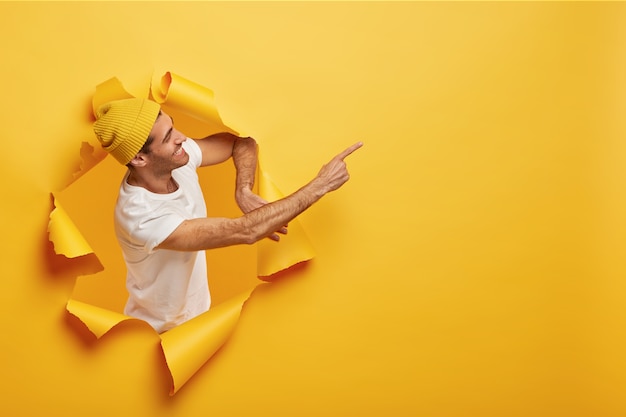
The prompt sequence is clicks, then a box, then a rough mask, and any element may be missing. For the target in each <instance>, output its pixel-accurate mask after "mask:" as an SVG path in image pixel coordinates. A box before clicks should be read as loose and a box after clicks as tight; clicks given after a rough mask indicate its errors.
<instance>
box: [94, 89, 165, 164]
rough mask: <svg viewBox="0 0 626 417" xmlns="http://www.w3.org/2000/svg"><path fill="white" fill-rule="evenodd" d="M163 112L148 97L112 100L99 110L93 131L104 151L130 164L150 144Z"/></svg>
mask: <svg viewBox="0 0 626 417" xmlns="http://www.w3.org/2000/svg"><path fill="white" fill-rule="evenodd" d="M159 110H161V106H159V105H158V104H157V103H155V102H154V101H150V100H148V99H144V98H129V99H123V100H115V101H110V102H108V103H105V104H103V105H102V106H100V107H99V108H98V110H97V111H96V122H95V123H94V124H93V130H94V132H95V133H96V136H97V137H98V140H99V141H100V144H101V145H102V147H103V148H104V150H105V151H107V152H108V153H110V154H111V155H112V156H113V157H114V158H115V159H117V160H118V161H119V162H120V163H121V164H122V165H126V164H128V163H129V162H130V160H131V159H133V158H134V157H135V155H137V153H138V152H139V151H140V150H141V148H142V147H143V145H144V143H146V140H147V139H148V135H149V134H150V131H151V130H152V126H153V125H154V122H155V121H156V118H157V116H158V114H159Z"/></svg>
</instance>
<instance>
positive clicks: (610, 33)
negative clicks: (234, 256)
mask: <svg viewBox="0 0 626 417" xmlns="http://www.w3.org/2000/svg"><path fill="white" fill-rule="evenodd" d="M0 22H1V23H2V24H1V25H0V35H1V37H0V39H1V40H0V43H1V46H2V48H1V51H2V57H3V59H2V65H0V80H2V90H1V95H0V97H1V99H0V115H1V118H0V120H1V121H2V122H1V129H0V132H1V133H0V135H1V136H0V140H1V143H2V146H1V149H2V150H1V151H0V154H1V157H0V158H1V160H2V163H1V165H2V170H3V171H2V174H3V175H2V188H3V191H4V193H3V194H4V197H3V203H2V216H0V222H1V223H0V225H1V228H0V230H1V231H2V235H3V238H2V262H1V264H0V265H1V266H0V268H1V269H0V277H1V279H2V283H3V284H2V285H3V290H2V291H1V292H0V294H1V295H0V300H1V306H2V312H3V316H4V317H3V326H2V327H3V329H2V337H1V339H0V347H1V351H0V357H1V358H2V359H1V360H2V368H1V369H2V387H1V388H2V389H1V390H0V392H1V394H0V414H2V415H6V416H34V415H39V416H103V417H105V416H106V417H110V416H133V417H142V416H145V417H148V416H149V417H155V416H277V415H280V416H282V415H285V416H292V415H297V416H318V415H329V416H352V415H354V416H379V415H393V416H403V415H407V416H409V415H422V416H463V417H465V416H474V415H475V416H550V417H552V416H575V415H584V416H620V415H624V414H625V413H626V401H624V400H623V393H624V390H625V389H626V382H625V381H626V361H624V352H626V338H625V337H624V334H625V331H624V329H625V328H626V308H625V307H624V306H625V305H626V303H625V302H624V301H626V284H625V282H626V281H625V280H624V276H625V272H626V267H625V265H624V262H623V259H624V254H625V253H626V239H625V238H624V236H626V222H625V221H624V220H623V219H624V218H625V216H624V213H626V193H625V192H624V189H625V186H624V184H625V183H626V182H625V180H626V171H625V168H624V167H626V164H625V162H626V161H625V159H626V145H624V143H625V141H624V139H625V138H626V135H625V133H626V129H625V127H626V126H625V124H626V123H625V122H624V114H626V112H625V110H626V108H625V107H626V94H625V93H626V83H625V81H624V74H626V33H625V32H624V29H623V28H624V27H626V5H624V4H621V3H603V4H593V3H481V4H474V3H273V4H266V3H256V2H255V3H231V4H221V3H196V2H193V3H163V2H161V3H145V2H137V3H118V2H115V3H0ZM153 70H156V71H161V70H171V71H173V72H176V73H178V74H180V75H182V76H184V77H186V78H188V79H190V80H193V81H195V82H198V83H201V84H203V85H205V86H208V87H210V88H212V89H213V90H214V91H215V94H216V99H217V104H218V108H219V110H220V113H221V115H222V118H223V119H224V120H225V122H226V123H227V124H228V123H230V124H232V125H233V127H236V128H238V129H241V130H244V131H245V132H246V133H247V134H250V135H253V136H255V137H257V138H258V139H259V141H260V142H262V144H263V145H262V146H263V148H262V152H263V154H264V157H265V159H266V164H267V169H268V170H269V171H271V172H272V175H273V177H274V179H275V181H276V184H277V185H278V186H279V187H280V188H281V189H282V190H283V191H285V192H289V191H293V190H295V189H296V188H297V187H299V186H300V185H301V184H303V183H304V182H305V181H307V180H309V179H310V178H311V177H312V176H313V175H314V174H315V173H316V172H317V170H318V168H319V166H321V164H323V163H324V162H326V160H327V159H328V158H329V157H331V156H332V155H333V154H334V153H335V152H338V151H340V150H342V149H343V148H344V147H346V146H348V145H349V144H351V143H353V142H355V141H356V140H362V141H364V142H365V146H364V147H363V149H361V150H360V151H358V152H357V153H356V154H354V155H353V156H351V157H350V159H349V160H348V163H349V166H350V169H351V173H352V179H351V181H350V182H349V183H348V184H347V185H346V186H345V188H344V189H342V190H341V191H338V192H337V193H334V194H332V195H330V196H328V197H326V198H325V199H324V200H322V201H320V202H319V203H318V204H317V205H315V206H314V207H313V208H312V209H311V210H310V211H308V212H307V213H306V214H304V215H303V216H302V217H301V221H302V225H303V227H304V228H305V229H306V231H307V233H308V234H309V237H310V239H311V241H312V243H313V245H314V246H315V249H316V251H317V256H316V258H315V259H314V260H313V261H311V262H310V263H309V264H308V265H306V266H305V267H303V268H298V269H296V270H295V271H292V272H291V273H290V274H287V275H286V276H284V277H281V279H279V280H278V281H277V282H275V283H273V284H271V285H269V286H264V287H263V288H262V290H260V291H257V292H255V293H254V294H253V296H252V298H251V299H250V301H249V302H248V303H247V304H246V307H245V308H244V311H243V313H242V316H241V320H240V322H239V325H238V327H237V328H236V331H235V333H234V335H233V336H232V338H231V339H230V341H229V342H228V343H227V345H226V346H225V347H224V348H223V349H222V350H221V351H220V352H218V354H217V356H216V357H214V358H213V359H211V361H210V362H209V363H208V364H207V365H206V366H205V367H203V368H202V369H201V370H200V371H199V372H198V373H197V374H196V375H195V376H194V377H193V378H192V380H190V381H189V382H188V383H187V384H186V385H185V386H184V387H183V388H182V389H181V390H180V391H179V392H178V393H177V394H176V395H174V396H173V397H170V396H168V390H169V381H168V374H167V370H166V367H165V365H164V364H163V360H162V357H161V353H160V352H159V349H158V337H157V336H156V335H155V334H154V333H153V332H151V331H149V329H146V328H145V327H143V326H140V325H137V323H136V322H130V323H126V324H122V325H121V326H120V327H119V328H116V329H114V330H113V331H112V332H111V333H109V334H107V335H105V336H104V337H103V338H102V339H101V340H99V341H95V340H93V338H91V337H90V335H89V334H87V333H85V332H83V331H81V327H80V326H79V325H78V324H77V323H76V321H75V320H72V318H71V317H69V316H68V315H67V313H66V312H65V303H66V301H67V299H68V297H69V296H70V295H71V293H72V289H73V286H74V282H75V276H76V275H77V274H79V273H81V272H82V271H81V266H80V264H79V263H77V262H68V261H67V260H64V259H62V258H61V257H58V256H55V255H54V254H53V253H52V251H51V246H50V244H49V242H48V240H47V239H48V236H47V233H46V226H47V222H48V214H49V212H50V209H51V201H50V194H49V193H50V192H51V191H57V190H59V189H61V188H63V187H64V186H65V185H66V183H67V181H68V179H69V178H71V175H72V172H73V171H74V169H75V168H76V167H77V165H78V164H79V161H80V160H79V158H78V149H80V144H81V142H83V141H85V140H92V138H93V136H92V131H91V126H90V99H91V95H92V94H93V91H94V88H95V86H96V84H98V83H100V82H102V81H104V80H106V79H108V78H110V77H112V76H118V77H119V78H120V79H121V80H122V81H123V82H125V83H126V84H127V85H129V86H130V88H131V89H132V88H133V86H140V85H141V83H142V82H143V80H145V79H146V78H147V77H148V78H149V77H151V75H152V73H153ZM137 88H139V87H137ZM68 159H69V160H72V161H75V163H74V164H69V165H68V164H67V163H66V161H67V160H68ZM116 175H117V173H116Z"/></svg>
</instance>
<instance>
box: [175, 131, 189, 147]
mask: <svg viewBox="0 0 626 417" xmlns="http://www.w3.org/2000/svg"><path fill="white" fill-rule="evenodd" d="M175 140H176V142H175V143H176V144H177V145H179V144H181V143H183V142H184V141H186V140H187V136H185V135H183V134H182V133H180V132H178V134H177V135H176V139H175Z"/></svg>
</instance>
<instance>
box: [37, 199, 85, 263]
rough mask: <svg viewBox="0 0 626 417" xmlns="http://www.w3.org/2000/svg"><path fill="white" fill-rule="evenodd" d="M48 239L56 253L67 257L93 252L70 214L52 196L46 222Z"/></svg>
mask: <svg viewBox="0 0 626 417" xmlns="http://www.w3.org/2000/svg"><path fill="white" fill-rule="evenodd" d="M48 234H49V239H50V241H51V242H52V244H53V245H54V251H55V252H56V253H57V254H58V255H65V256H66V257H68V258H77V257H79V256H84V255H88V254H91V253H93V249H91V246H89V243H87V240H85V238H84V237H83V235H82V234H81V233H80V231H79V230H78V228H77V227H76V225H75V224H74V222H73V221H72V219H70V216H68V215H67V212H66V211H65V209H63V207H61V204H60V203H59V201H58V199H57V198H56V197H54V209H53V210H52V212H51V213H50V221H49V222H48Z"/></svg>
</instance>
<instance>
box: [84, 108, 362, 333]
mask: <svg viewBox="0 0 626 417" xmlns="http://www.w3.org/2000/svg"><path fill="white" fill-rule="evenodd" d="M94 132H95V133H96V136H97V137H98V140H99V141H100V143H101V144H102V147H103V148H104V149H105V150H106V151H107V152H109V153H110V154H111V155H112V156H113V157H115V159H117V160H118V161H119V162H120V163H121V164H123V165H126V166H127V167H128V171H127V173H126V175H125V176H124V179H123V181H122V183H121V185H120V191H119V196H118V200H117V203H116V208H115V233H116V236H117V239H118V241H119V243H120V246H121V248H122V252H123V255H124V260H125V262H126V266H127V278H126V287H127V289H128V292H129V298H128V301H127V304H126V307H125V310H124V313H125V314H127V315H129V316H133V317H137V318H140V319H142V320H145V321H147V322H148V323H149V324H150V325H151V326H152V327H154V328H155V330H156V331H157V332H159V333H162V332H164V331H167V330H169V329H171V328H172V327H174V326H176V325H178V324H181V323H183V322H185V321H187V320H189V319H191V318H193V317H195V316H197V315H199V314H201V313H203V312H205V311H207V310H208V309H209V306H210V303H211V299H210V293H209V288H208V283H207V282H208V281H207V268H206V257H205V252H204V251H205V250H207V249H212V248H219V247H224V246H230V245H237V244H252V243H254V242H257V241H259V240H261V239H263V238H266V237H268V238H270V239H273V240H279V236H278V233H287V229H286V225H287V223H289V221H291V220H292V219H294V218H295V217H296V216H298V215H299V214H300V213H302V212H303V211H304V210H306V209H307V208H309V207H310V206H311V205H312V204H313V203H315V202H316V201H317V200H319V199H320V198H321V197H323V196H324V195H326V194H327V193H329V192H331V191H333V190H336V189H338V188H339V187H341V186H342V185H343V184H344V183H345V182H346V181H347V180H348V179H349V174H348V171H347V169H346V164H345V162H344V158H345V157H346V156H348V155H350V154H351V153H352V152H354V151H355V150H356V149H358V148H360V147H361V146H362V143H360V142H358V143H356V144H354V145H352V146H351V147H349V148H348V149H346V150H344V151H343V152H341V153H340V154H339V155H337V156H335V157H334V158H333V159H331V161H330V162H329V163H328V164H326V165H324V166H323V167H322V168H321V170H320V171H319V173H318V174H317V176H316V177H315V178H313V180H311V181H310V182H309V183H307V184H306V185H304V186H303V187H302V188H300V189H299V190H298V191H296V192H294V193H293V194H291V195H289V196H287V197H285V198H283V199H281V200H278V201H275V202H272V203H268V202H267V201H265V200H263V199H262V198H261V197H259V196H258V195H256V194H254V193H253V192H252V187H253V185H254V181H255V172H256V165H257V145H256V142H255V141H254V139H252V138H241V137H237V136H235V135H232V134H229V133H220V134H216V135H211V136H209V137H206V138H204V139H200V140H194V139H190V138H187V137H186V136H185V135H184V134H183V133H181V132H180V131H178V130H177V129H176V128H175V127H174V121H173V120H172V118H171V117H170V116H169V115H167V114H166V113H165V112H163V111H161V108H160V106H159V105H158V104H157V103H155V102H153V101H150V100H147V99H140V98H132V99H124V100H116V101H112V102H109V103H106V104H104V105H102V106H101V107H100V108H99V109H98V110H97V112H96V122H95V123H94ZM231 157H232V159H233V162H234V164H235V168H236V171H237V174H236V190H235V198H236V201H237V204H238V205H239V207H240V208H241V210H242V212H243V213H244V214H243V215H242V216H241V217H237V218H233V219H230V218H221V217H207V213H206V206H205V203H204V197H203V195H202V190H201V188H200V184H199V182H198V176H197V173H196V169H197V168H198V167H201V166H207V165H214V164H218V163H221V162H224V161H226V160H227V159H229V158H231Z"/></svg>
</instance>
